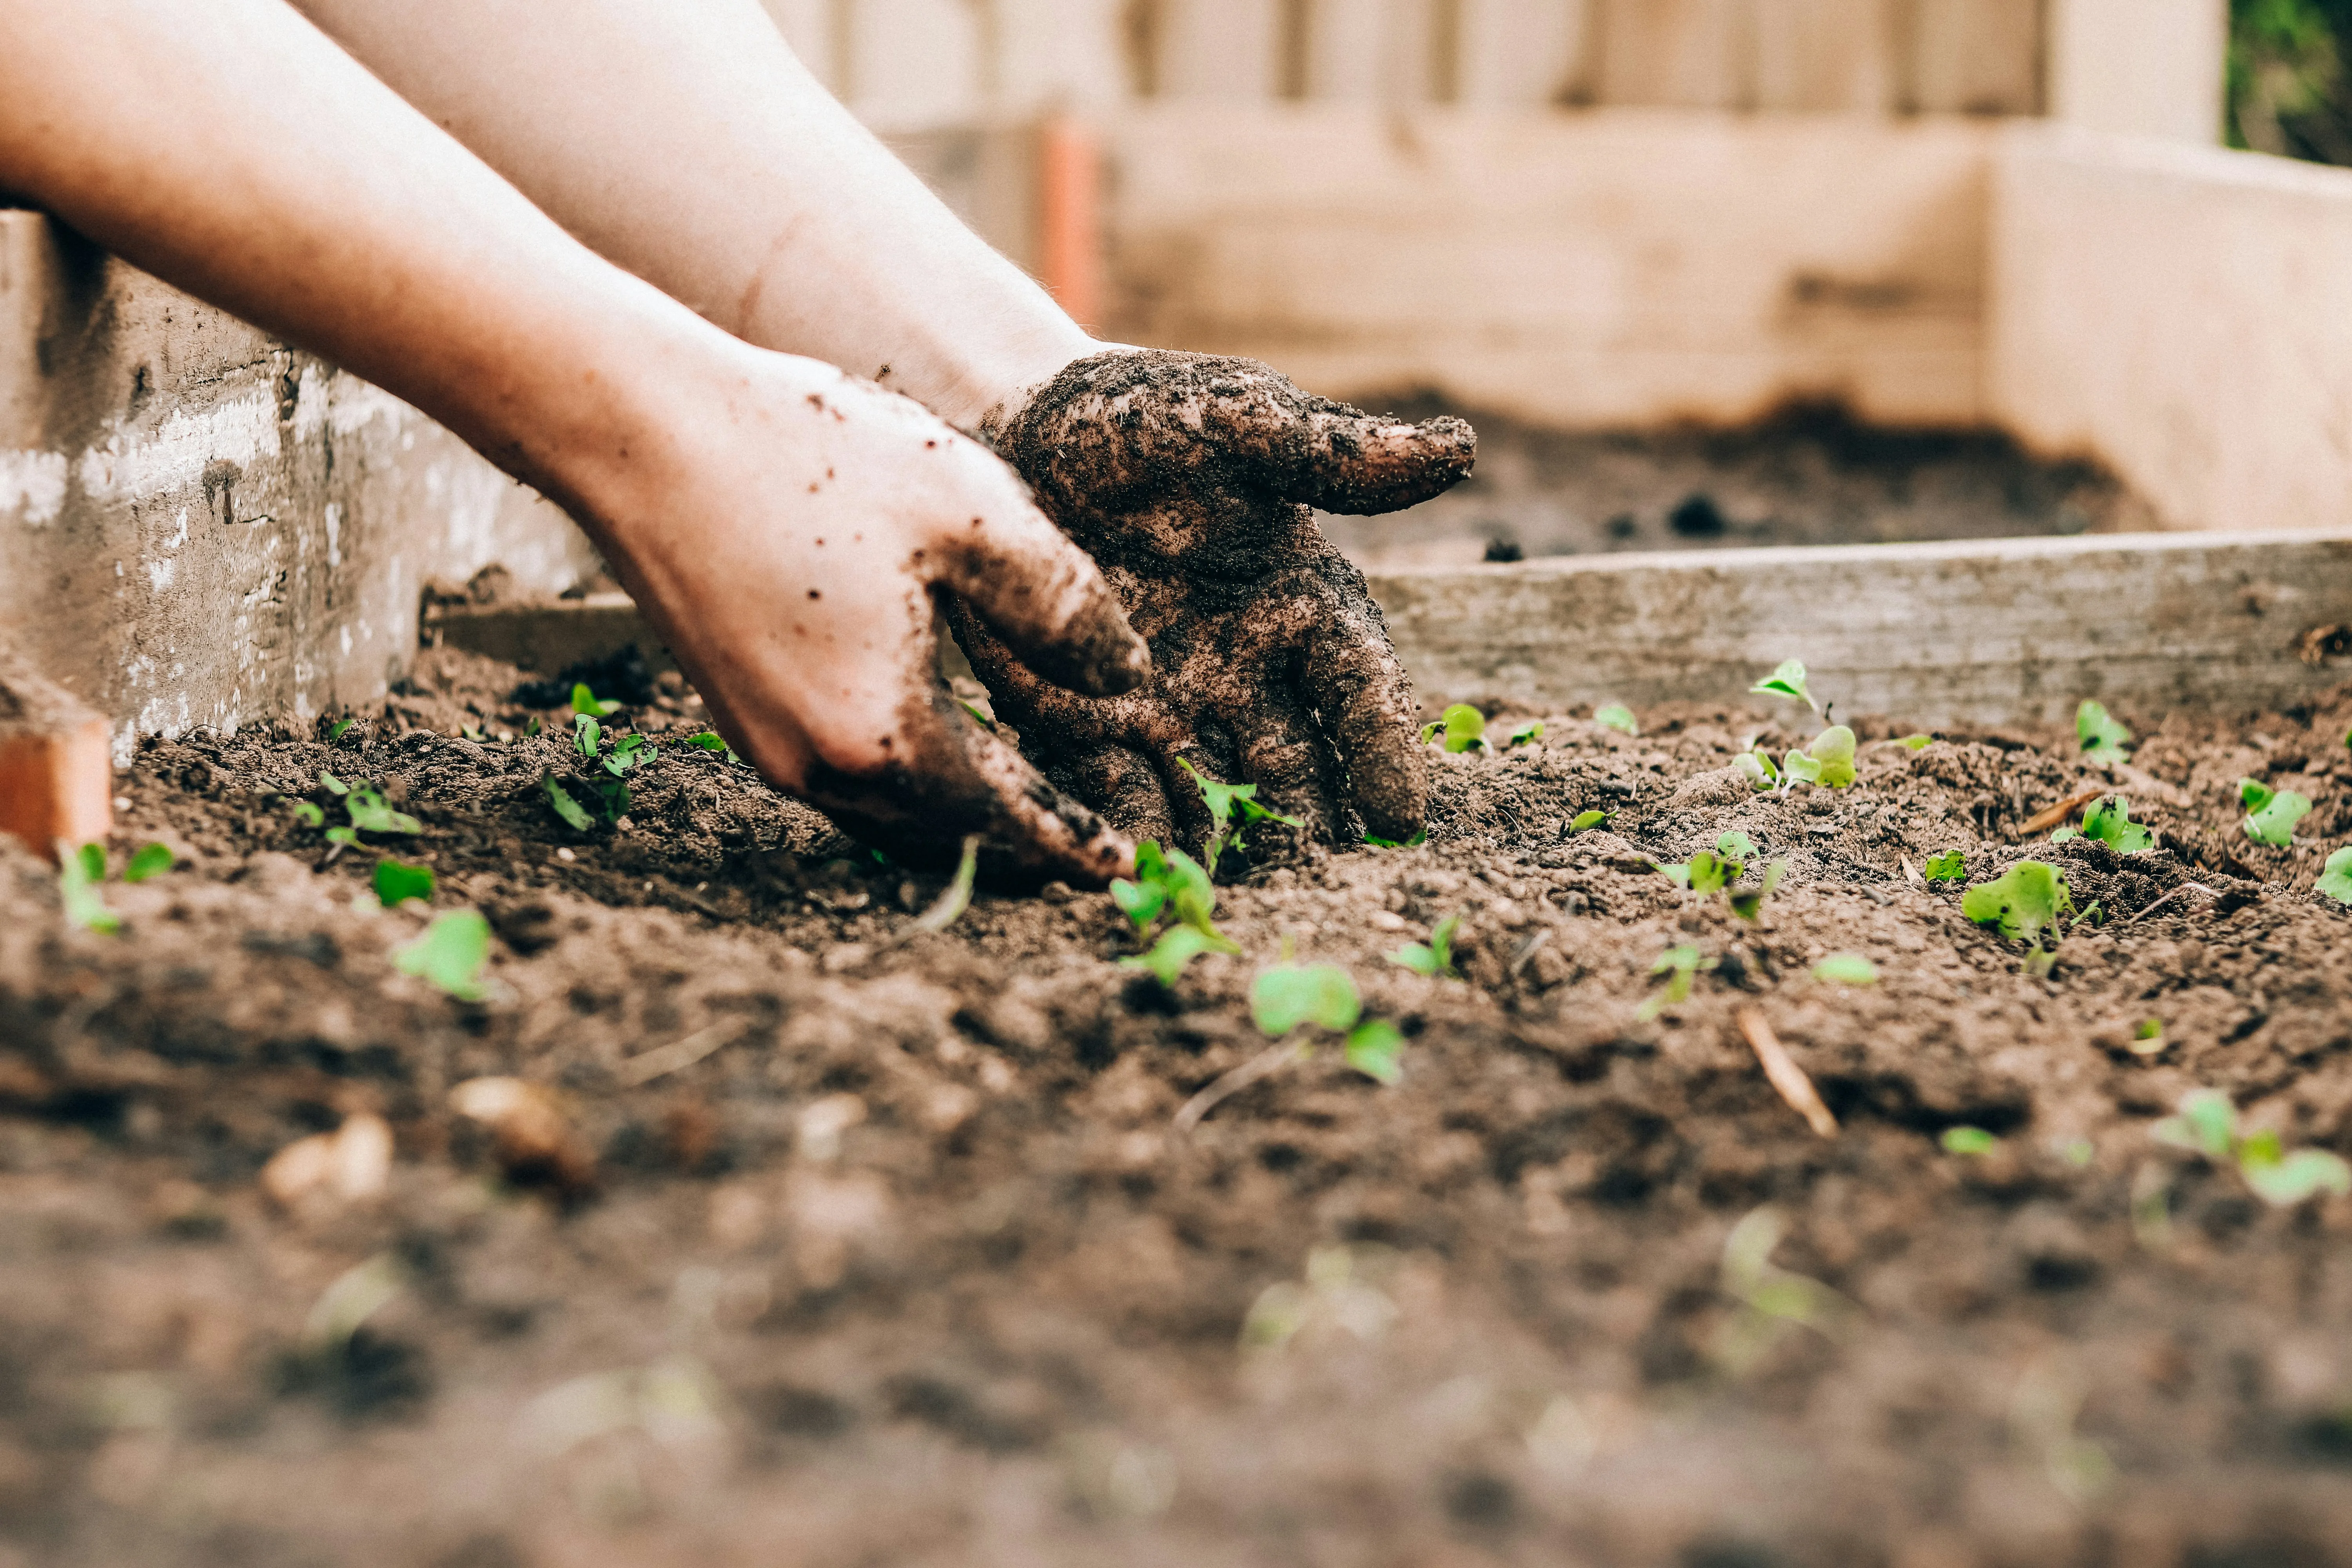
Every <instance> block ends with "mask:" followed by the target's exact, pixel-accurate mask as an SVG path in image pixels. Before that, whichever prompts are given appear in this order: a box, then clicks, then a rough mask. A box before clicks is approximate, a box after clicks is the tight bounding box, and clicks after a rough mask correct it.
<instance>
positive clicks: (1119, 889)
mask: <svg viewBox="0 0 2352 1568" xmlns="http://www.w3.org/2000/svg"><path fill="white" fill-rule="evenodd" d="M1136 859H1137V860H1138V862H1140V861H1141V860H1142V856H1141V854H1140V853H1139V854H1138V855H1137V856H1136ZM1138 868H1139V869H1140V865H1139V867H1138ZM1110 901H1111V902H1112V903H1114V904H1117V905H1118V912H1119V913H1121V914H1123V915H1125V916H1126V917H1127V918H1128V919H1129V920H1130V921H1134V922H1135V934H1136V935H1138V936H1142V935H1144V934H1145V933H1146V932H1148V931H1150V930H1151V922H1152V921H1156V920H1158V919H1159V918H1160V910H1164V909H1166V908H1167V907H1168V889H1167V887H1166V886H1165V884H1163V883H1161V882H1160V881H1158V880H1156V879H1155V880H1152V881H1149V882H1126V881H1120V882H1113V883H1112V884H1111V885H1110Z"/></svg>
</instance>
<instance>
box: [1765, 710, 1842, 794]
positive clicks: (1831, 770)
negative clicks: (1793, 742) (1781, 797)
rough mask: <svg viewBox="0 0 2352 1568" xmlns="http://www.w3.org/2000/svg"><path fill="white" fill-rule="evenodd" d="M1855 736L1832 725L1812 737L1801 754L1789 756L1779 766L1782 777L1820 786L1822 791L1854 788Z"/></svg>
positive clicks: (1840, 727) (1838, 726) (1794, 753)
mask: <svg viewBox="0 0 2352 1568" xmlns="http://www.w3.org/2000/svg"><path fill="white" fill-rule="evenodd" d="M1853 753H1854V734H1853V731H1852V730H1849V729H1847V728H1846V727H1845V726H1844V725H1843V724H1832V725H1831V726H1830V727H1829V728H1828V729H1826V730H1824V731H1822V732H1821V733H1820V734H1818V735H1816V736H1814V737H1813V743H1812V744H1811V746H1810V747H1808V748H1806V749H1805V750H1803V751H1801V752H1790V753H1789V754H1788V756H1787V757H1786V758H1785V759H1784V760H1783V761H1782V763H1781V769H1782V773H1783V774H1784V776H1786V777H1788V778H1793V779H1797V780H1800V781H1801V782H1802V783H1805V784H1819V785H1821V786H1822V788H1823V789H1850V788H1852V787H1853V781H1854V771H1853Z"/></svg>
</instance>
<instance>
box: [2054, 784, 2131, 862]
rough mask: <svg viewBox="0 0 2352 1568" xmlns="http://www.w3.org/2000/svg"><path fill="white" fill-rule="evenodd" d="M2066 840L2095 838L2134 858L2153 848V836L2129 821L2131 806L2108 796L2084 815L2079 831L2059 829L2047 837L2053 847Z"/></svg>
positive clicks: (2118, 798) (2114, 796)
mask: <svg viewBox="0 0 2352 1568" xmlns="http://www.w3.org/2000/svg"><path fill="white" fill-rule="evenodd" d="M2069 838H2095V839H2097V840H2098V841H2099V842H2100V843H2102V844H2105V845H2106V846H2108V847H2111V848H2113V849H2114V850H2115V852H2116V854H2118V855H2137V854H2138V853H2140V852H2141V851H2142V850H2145V849H2153V848H2155V847H2156V835H2155V834H2153V833H2151V832H2149V831H2148V830H2147V828H2145V827H2142V826H2140V825H2139V824H2138V823H2137V822H2134V821H2133V820H2132V819H2131V802H2129V801H2127V800H2126V799H2125V798H2124V797H2123V796H2121V795H2109V796H2107V798H2106V799H2105V800H2103V801H2100V802H2099V803H2098V804H2096V805H2094V806H2092V807H2091V809H2090V810H2088V811H2086V812H2084V814H2083V826H2082V828H2081V829H2080V831H2077V830H2076V829H2074V828H2072V827H2062V828H2060V829H2059V830H2058V831H2057V832H2055V833H2053V834H2052V835H2051V836H2050V842H2051V843H2053V844H2063V843H2065V842H2066V840H2068V839H2069Z"/></svg>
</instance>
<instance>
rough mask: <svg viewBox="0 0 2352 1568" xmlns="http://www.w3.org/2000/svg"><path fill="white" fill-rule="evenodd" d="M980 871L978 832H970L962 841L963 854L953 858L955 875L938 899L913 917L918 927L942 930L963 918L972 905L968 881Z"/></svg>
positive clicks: (920, 929)
mask: <svg viewBox="0 0 2352 1568" xmlns="http://www.w3.org/2000/svg"><path fill="white" fill-rule="evenodd" d="M979 871H980V836H979V835H978V834H976V833H975V834H972V835H970V836H969V837H966V838H965V839H964V841H963V858H962V859H961V860H959V861H957V862H956V873H955V879H954V880H952V881H950V883H949V884H948V886H947V891H945V892H943V893H941V894H940V897H939V901H938V902H937V903H935V904H933V905H932V906H931V907H930V908H929V909H928V910H924V911H923V912H922V914H921V915H920V916H919V917H918V918H917V920H916V921H915V929H916V930H917V931H945V930H947V929H948V927H950V926H951V925H953V924H955V923H956V921H960V920H961V919H962V918H963V912H964V910H968V909H970V908H971V885H972V882H973V881H974V879H976V878H977V877H978V875H979Z"/></svg>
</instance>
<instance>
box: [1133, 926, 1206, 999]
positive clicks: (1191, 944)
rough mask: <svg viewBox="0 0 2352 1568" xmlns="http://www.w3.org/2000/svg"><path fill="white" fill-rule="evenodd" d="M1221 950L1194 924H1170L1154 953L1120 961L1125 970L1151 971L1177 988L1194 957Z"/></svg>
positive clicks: (1162, 982)
mask: <svg viewBox="0 0 2352 1568" xmlns="http://www.w3.org/2000/svg"><path fill="white" fill-rule="evenodd" d="M1219 951H1222V950H1220V949H1219V948H1217V947H1216V945H1215V944H1214V943H1213V942H1212V941H1211V940H1210V939H1209V938H1208V937H1206V936H1203V935H1202V933H1201V932H1200V931H1197V930H1195V929H1194V928H1193V927H1192V926H1170V927H1169V928H1168V929H1167V930H1166V931H1161V932H1160V940H1159V941H1158V942H1153V943H1152V944H1151V951H1150V952H1144V953H1138V954H1135V955H1133V956H1131V957H1128V958H1122V959H1120V960H1119V961H1118V963H1119V967H1120V968H1122V969H1142V970H1149V971H1150V973H1151V974H1152V975H1153V976H1154V977H1156V978H1157V979H1158V980H1159V982H1160V984H1162V985H1164V986H1166V987H1167V988H1168V989H1170V990H1171V991H1173V990H1174V989H1175V988H1176V982H1178V981H1179V980H1181V979H1182V978H1183V977H1184V971H1185V970H1186V969H1187V968H1189V967H1190V966H1191V965H1192V961H1193V960H1194V959H1196V958H1198V957H1200V956H1201V955H1202V953H1204V952H1219Z"/></svg>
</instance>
